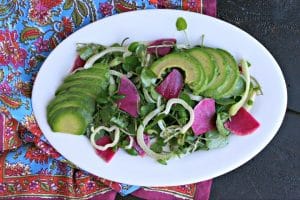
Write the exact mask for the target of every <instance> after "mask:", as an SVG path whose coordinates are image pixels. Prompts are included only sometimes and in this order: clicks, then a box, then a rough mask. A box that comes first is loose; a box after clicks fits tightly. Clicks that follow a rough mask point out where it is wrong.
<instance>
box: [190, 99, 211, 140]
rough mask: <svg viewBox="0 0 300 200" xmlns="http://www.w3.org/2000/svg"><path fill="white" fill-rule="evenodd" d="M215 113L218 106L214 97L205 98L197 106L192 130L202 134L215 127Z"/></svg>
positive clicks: (196, 133)
mask: <svg viewBox="0 0 300 200" xmlns="http://www.w3.org/2000/svg"><path fill="white" fill-rule="evenodd" d="M215 113H216V107H215V100H214V99H210V98H206V99H203V100H201V101H200V102H199V103H198V104H197V105H196V106H195V108H194V114H195V120H194V123H193V125H192V130H193V132H194V134H195V135H201V134H203V133H206V132H207V131H210V130H213V129H215V127H216V123H215Z"/></svg>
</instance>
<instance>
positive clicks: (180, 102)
mask: <svg viewBox="0 0 300 200" xmlns="http://www.w3.org/2000/svg"><path fill="white" fill-rule="evenodd" d="M177 103H178V104H181V105H182V106H183V107H184V108H185V109H186V110H187V111H189V114H190V120H189V121H188V123H187V124H186V125H184V126H183V127H182V128H181V133H185V132H186V131H187V130H188V129H189V128H191V126H192V124H193V122H194V120H195V115H194V110H193V108H192V107H191V106H189V104H187V103H186V102H185V101H184V100H182V99H179V98H173V99H170V100H169V101H168V102H167V105H166V109H165V110H164V111H163V112H162V113H163V114H165V115H167V114H169V112H170V110H171V107H172V106H173V104H177Z"/></svg>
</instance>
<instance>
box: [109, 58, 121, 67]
mask: <svg viewBox="0 0 300 200" xmlns="http://www.w3.org/2000/svg"><path fill="white" fill-rule="evenodd" d="M122 62H123V58H122V57H115V58H114V59H112V60H111V61H110V63H109V66H110V67H115V66H118V65H119V64H121V63H122Z"/></svg>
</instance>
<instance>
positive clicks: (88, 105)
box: [47, 93, 95, 113]
mask: <svg viewBox="0 0 300 200" xmlns="http://www.w3.org/2000/svg"><path fill="white" fill-rule="evenodd" d="M74 101H75V102H76V103H77V104H84V105H83V106H82V107H83V108H85V109H86V110H87V111H89V112H92V113H93V112H94V111H95V100H94V99H92V98H91V97H86V96H82V95H78V94H74V93H73V94H72V93H71V94H68V93H65V94H62V95H58V96H56V98H54V99H52V100H51V101H50V103H49V104H48V106H47V113H49V112H51V110H54V109H56V108H57V107H60V106H65V105H64V104H67V102H71V103H70V105H74V104H75V103H74Z"/></svg>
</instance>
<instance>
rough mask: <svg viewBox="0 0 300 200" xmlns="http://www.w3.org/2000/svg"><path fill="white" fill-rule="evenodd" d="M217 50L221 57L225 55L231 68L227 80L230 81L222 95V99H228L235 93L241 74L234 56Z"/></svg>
mask: <svg viewBox="0 0 300 200" xmlns="http://www.w3.org/2000/svg"><path fill="white" fill-rule="evenodd" d="M217 50H218V52H219V53H220V54H221V55H223V56H224V57H225V59H226V61H227V63H228V65H229V67H230V74H229V76H228V78H227V79H229V80H228V81H227V82H226V84H227V85H224V86H223V91H224V93H223V94H222V97H226V98H228V97H231V96H233V91H234V89H235V88H236V87H235V86H236V84H237V83H238V79H239V74H240V72H239V68H238V65H237V62H236V60H235V59H234V58H233V56H232V55H231V54H230V53H229V52H227V51H225V50H223V49H217Z"/></svg>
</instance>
